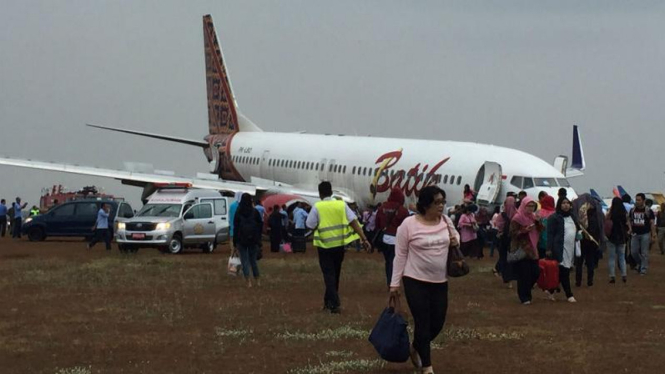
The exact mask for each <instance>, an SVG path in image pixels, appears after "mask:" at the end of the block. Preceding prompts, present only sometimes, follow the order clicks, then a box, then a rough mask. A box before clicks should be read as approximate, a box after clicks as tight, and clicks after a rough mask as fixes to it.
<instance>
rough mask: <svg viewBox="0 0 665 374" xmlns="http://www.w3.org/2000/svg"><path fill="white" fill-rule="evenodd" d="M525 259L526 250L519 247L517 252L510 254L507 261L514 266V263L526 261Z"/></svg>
mask: <svg viewBox="0 0 665 374" xmlns="http://www.w3.org/2000/svg"><path fill="white" fill-rule="evenodd" d="M525 258H526V252H525V251H524V249H522V247H518V248H517V249H516V250H514V251H509V252H508V258H507V261H508V263H511V264H512V263H513V262H517V261H521V260H524V259H525Z"/></svg>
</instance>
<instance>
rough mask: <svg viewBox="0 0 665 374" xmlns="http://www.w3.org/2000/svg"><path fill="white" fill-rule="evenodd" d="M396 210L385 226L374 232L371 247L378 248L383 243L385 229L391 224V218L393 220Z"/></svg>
mask: <svg viewBox="0 0 665 374" xmlns="http://www.w3.org/2000/svg"><path fill="white" fill-rule="evenodd" d="M398 210H399V208H397V209H395V211H394V212H393V214H392V215H391V216H390V219H389V220H388V222H387V223H386V225H385V226H384V227H383V228H382V229H380V230H377V231H376V234H374V238H372V247H378V246H380V245H381V244H382V243H383V235H384V234H385V232H386V229H387V228H388V227H389V226H390V224H391V223H393V218H395V216H396V215H397V211H398Z"/></svg>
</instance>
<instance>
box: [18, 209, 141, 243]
mask: <svg viewBox="0 0 665 374" xmlns="http://www.w3.org/2000/svg"><path fill="white" fill-rule="evenodd" d="M102 203H104V204H108V205H110V206H111V211H110V216H109V226H110V228H111V230H114V229H115V222H116V218H117V219H118V220H122V219H125V218H132V217H134V210H132V207H131V206H130V205H129V204H128V203H126V202H124V201H117V200H96V199H81V200H74V201H68V202H66V203H63V204H60V205H58V206H55V207H53V208H51V209H50V210H49V211H48V212H47V213H44V214H40V215H38V216H33V217H28V218H26V219H25V221H24V223H23V226H22V227H21V233H22V234H25V235H28V239H30V241H33V242H34V241H42V240H44V239H46V237H48V236H80V237H84V238H89V237H91V236H92V234H93V231H92V227H93V226H94V225H95V222H96V221H97V212H98V211H99V209H100V207H101V206H102Z"/></svg>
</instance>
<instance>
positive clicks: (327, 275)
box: [318, 246, 344, 310]
mask: <svg viewBox="0 0 665 374" xmlns="http://www.w3.org/2000/svg"><path fill="white" fill-rule="evenodd" d="M318 252H319V266H320V267H321V273H323V283H324V284H325V286H326V292H325V294H324V295H323V307H324V308H326V309H330V310H334V309H338V308H339V307H340V305H341V304H340V301H339V293H338V292H339V277H340V275H341V273H342V262H343V261H344V247H343V246H342V247H335V248H318Z"/></svg>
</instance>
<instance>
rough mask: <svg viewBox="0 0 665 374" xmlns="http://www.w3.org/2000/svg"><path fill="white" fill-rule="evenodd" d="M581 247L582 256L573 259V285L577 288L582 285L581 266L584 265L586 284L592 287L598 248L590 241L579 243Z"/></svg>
mask: <svg viewBox="0 0 665 374" xmlns="http://www.w3.org/2000/svg"><path fill="white" fill-rule="evenodd" d="M581 247H582V256H580V257H575V285H576V286H578V287H579V286H581V285H582V272H583V269H582V265H586V269H587V278H586V284H587V285H588V286H591V285H593V274H594V269H595V268H596V256H597V252H598V246H597V245H595V244H594V243H593V242H592V241H590V240H586V239H584V240H582V242H581Z"/></svg>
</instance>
